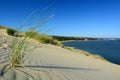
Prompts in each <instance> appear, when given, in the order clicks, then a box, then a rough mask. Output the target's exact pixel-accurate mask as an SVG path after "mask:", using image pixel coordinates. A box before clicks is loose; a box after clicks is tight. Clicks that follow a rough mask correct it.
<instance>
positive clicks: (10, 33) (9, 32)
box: [7, 28, 18, 36]
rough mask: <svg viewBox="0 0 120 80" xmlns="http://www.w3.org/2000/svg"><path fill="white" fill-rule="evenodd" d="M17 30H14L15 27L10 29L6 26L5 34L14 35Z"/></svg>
mask: <svg viewBox="0 0 120 80" xmlns="http://www.w3.org/2000/svg"><path fill="white" fill-rule="evenodd" d="M17 32H18V31H17V30H15V29H11V28H8V29H7V34H8V35H11V36H14V34H15V33H17Z"/></svg>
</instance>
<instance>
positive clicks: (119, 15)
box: [0, 0, 120, 38]
mask: <svg viewBox="0 0 120 80" xmlns="http://www.w3.org/2000/svg"><path fill="white" fill-rule="evenodd" d="M52 3H53V5H52V6H51V8H52V9H53V10H54V13H55V15H54V17H53V18H52V19H50V20H49V21H48V22H47V23H46V24H45V25H43V26H44V28H43V31H45V32H46V33H47V34H49V35H59V36H78V37H104V38H120V31H119V30H120V0H0V24H1V25H5V26H8V27H17V26H19V25H21V24H23V23H24V21H25V20H26V18H27V16H28V15H29V14H30V13H31V12H32V11H34V10H36V9H39V10H41V9H43V8H45V7H46V6H48V5H49V4H52ZM46 13H49V12H46Z"/></svg>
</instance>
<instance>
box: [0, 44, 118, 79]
mask: <svg viewBox="0 0 120 80" xmlns="http://www.w3.org/2000/svg"><path fill="white" fill-rule="evenodd" d="M2 54H3V52H2ZM2 54H0V55H2ZM4 54H5V53H4ZM5 59H7V57H5V55H3V56H1V57H0V60H1V61H0V62H1V66H0V70H1V74H0V80H120V66H119V65H116V64H112V63H109V62H106V61H102V60H99V59H95V58H93V57H89V56H85V55H83V54H78V53H75V52H72V51H69V50H66V49H63V48H60V47H56V46H53V45H45V44H42V45H41V46H40V47H39V48H37V49H36V50H34V51H33V53H32V54H29V55H27V56H26V59H25V62H24V64H25V66H26V67H25V68H20V67H19V68H14V69H9V66H4V65H6V64H8V61H6V62H2V61H4V60H5Z"/></svg>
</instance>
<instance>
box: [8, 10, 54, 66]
mask: <svg viewBox="0 0 120 80" xmlns="http://www.w3.org/2000/svg"><path fill="white" fill-rule="evenodd" d="M45 9H46V10H45ZM45 9H43V10H40V11H39V10H35V11H33V12H31V14H30V15H28V16H29V18H28V19H27V20H26V21H25V23H24V24H22V25H20V26H19V27H18V28H17V29H15V30H17V31H18V33H16V35H19V33H20V32H25V31H32V32H30V33H27V35H26V36H22V37H19V36H17V37H14V35H13V34H12V35H13V40H12V42H11V44H10V49H9V54H8V55H9V60H10V67H20V66H24V64H23V62H24V58H25V56H26V55H27V54H30V53H31V52H32V51H33V50H34V49H35V48H36V47H37V45H34V43H33V44H32V42H31V40H32V39H31V38H33V36H36V34H35V32H34V31H37V30H39V29H40V28H41V26H42V25H43V24H45V23H46V22H47V21H48V20H49V19H51V17H52V16H53V13H51V12H47V10H48V8H45ZM45 13H46V14H45Z"/></svg>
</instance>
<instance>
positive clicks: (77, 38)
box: [53, 36, 103, 41]
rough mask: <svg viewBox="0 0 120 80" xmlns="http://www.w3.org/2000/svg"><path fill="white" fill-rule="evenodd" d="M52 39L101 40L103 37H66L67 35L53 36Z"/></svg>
mask: <svg viewBox="0 0 120 80" xmlns="http://www.w3.org/2000/svg"><path fill="white" fill-rule="evenodd" d="M53 38H54V39H57V40H59V41H69V40H85V39H87V40H103V38H89V37H68V36H53Z"/></svg>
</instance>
